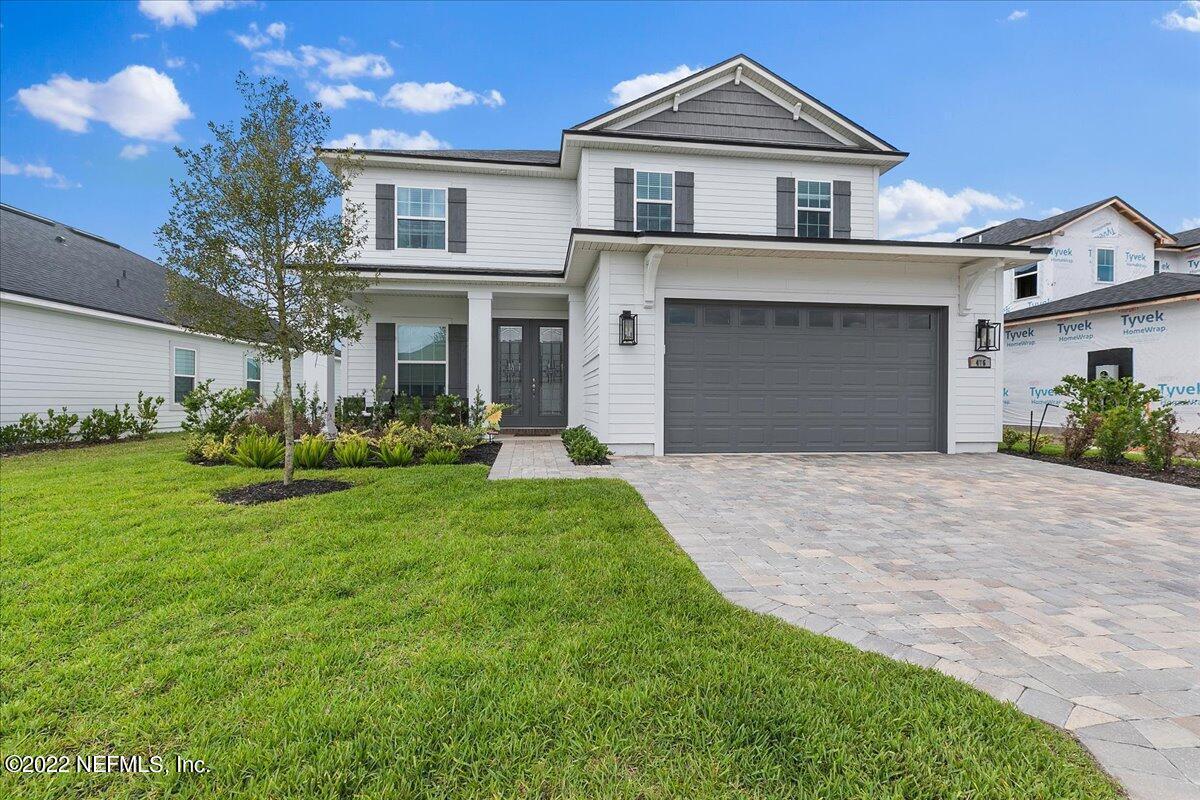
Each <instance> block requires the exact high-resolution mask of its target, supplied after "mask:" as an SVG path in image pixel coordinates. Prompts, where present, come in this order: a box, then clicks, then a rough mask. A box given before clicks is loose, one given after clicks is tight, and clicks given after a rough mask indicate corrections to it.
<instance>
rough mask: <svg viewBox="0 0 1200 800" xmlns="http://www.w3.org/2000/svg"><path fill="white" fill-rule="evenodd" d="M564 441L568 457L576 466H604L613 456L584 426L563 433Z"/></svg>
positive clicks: (568, 429)
mask: <svg viewBox="0 0 1200 800" xmlns="http://www.w3.org/2000/svg"><path fill="white" fill-rule="evenodd" d="M562 440H563V445H564V446H565V447H566V448H567V455H568V456H569V457H570V458H571V461H573V462H574V463H576V464H603V463H605V462H607V461H608V457H609V456H610V455H612V451H611V450H609V449H608V448H607V447H606V446H605V445H604V443H603V442H601V441H600V440H599V439H597V438H596V435H595V434H594V433H592V432H591V431H590V430H588V429H587V428H586V427H584V426H583V425H577V426H575V427H574V428H567V429H566V430H565V431H563V432H562Z"/></svg>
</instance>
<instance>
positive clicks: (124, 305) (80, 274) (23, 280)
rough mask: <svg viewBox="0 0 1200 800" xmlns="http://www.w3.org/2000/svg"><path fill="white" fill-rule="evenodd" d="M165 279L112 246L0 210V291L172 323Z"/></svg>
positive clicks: (51, 223)
mask: <svg viewBox="0 0 1200 800" xmlns="http://www.w3.org/2000/svg"><path fill="white" fill-rule="evenodd" d="M166 275H167V270H166V268H165V267H162V266H160V265H158V264H156V263H154V262H153V261H151V260H150V259H148V258H145V257H143V256H139V255H138V254H137V253H131V252H129V251H128V250H126V249H125V248H123V247H121V246H119V245H116V244H113V243H112V242H108V241H105V240H104V239H101V238H99V237H97V236H95V235H93V234H90V233H86V232H84V231H81V230H78V229H76V228H71V227H69V226H67V225H63V224H62V223H59V222H54V221H53V220H48V219H45V218H42V217H39V216H37V215H36V214H31V213H29V212H27V211H22V210H20V209H17V208H13V207H12V206H8V205H0V291H5V292H12V293H14V294H21V295H26V296H28V297H36V298H40V299H42V300H52V301H54V302H57V303H67V304H69V305H73V306H81V307H83V308H91V309H96V310H98V311H108V312H111V313H113V314H124V315H126V316H130V317H138V318H140V319H148V320H153V321H155V322H165V323H168V324H173V323H171V320H170V319H168V317H167V315H166V313H165V311H164V306H165V304H166V288H167V283H166Z"/></svg>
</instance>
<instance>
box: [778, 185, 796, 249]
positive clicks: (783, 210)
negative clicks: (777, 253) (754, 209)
mask: <svg viewBox="0 0 1200 800" xmlns="http://www.w3.org/2000/svg"><path fill="white" fill-rule="evenodd" d="M775 235H776V236H795V235H796V179H795V178H776V179H775Z"/></svg>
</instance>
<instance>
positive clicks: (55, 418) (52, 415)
mask: <svg viewBox="0 0 1200 800" xmlns="http://www.w3.org/2000/svg"><path fill="white" fill-rule="evenodd" d="M78 422H79V415H78V414H68V413H67V407H66V406H63V407H62V411H61V412H56V411H55V410H54V409H53V408H48V409H46V422H45V424H44V425H42V430H41V436H42V441H44V442H49V443H51V444H65V443H67V442H69V441H71V429H72V428H74V427H75V425H76V424H77V423H78Z"/></svg>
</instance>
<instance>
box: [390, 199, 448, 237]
mask: <svg viewBox="0 0 1200 800" xmlns="http://www.w3.org/2000/svg"><path fill="white" fill-rule="evenodd" d="M396 247H397V248H410V249H416V250H445V249H446V190H445V189H407V188H405V187H403V186H397V187H396Z"/></svg>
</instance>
